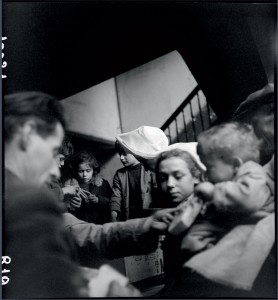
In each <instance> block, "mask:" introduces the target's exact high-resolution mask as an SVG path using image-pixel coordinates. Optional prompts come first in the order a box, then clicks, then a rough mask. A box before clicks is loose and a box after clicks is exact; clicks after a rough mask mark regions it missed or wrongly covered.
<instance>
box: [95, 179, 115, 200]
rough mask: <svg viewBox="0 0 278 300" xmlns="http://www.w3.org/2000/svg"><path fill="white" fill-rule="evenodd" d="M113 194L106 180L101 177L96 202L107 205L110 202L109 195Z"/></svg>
mask: <svg viewBox="0 0 278 300" xmlns="http://www.w3.org/2000/svg"><path fill="white" fill-rule="evenodd" d="M112 194H113V190H112V189H111V187H110V184H109V183H108V181H107V180H105V179H103V183H102V187H101V194H100V195H98V196H97V197H98V201H99V202H98V204H99V205H101V206H108V205H109V203H110V197H111V196H112Z"/></svg>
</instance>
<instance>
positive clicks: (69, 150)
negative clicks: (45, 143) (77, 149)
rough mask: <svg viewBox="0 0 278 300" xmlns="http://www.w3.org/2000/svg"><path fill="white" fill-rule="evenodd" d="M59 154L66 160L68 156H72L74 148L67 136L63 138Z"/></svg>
mask: <svg viewBox="0 0 278 300" xmlns="http://www.w3.org/2000/svg"><path fill="white" fill-rule="evenodd" d="M59 153H60V154H63V155H64V156H65V157H66V158H67V157H69V156H72V155H73V153H74V148H73V145H72V143H71V141H70V139H69V137H68V136H66V135H65V136H64V139H63V142H62V146H61V148H60V150H59Z"/></svg>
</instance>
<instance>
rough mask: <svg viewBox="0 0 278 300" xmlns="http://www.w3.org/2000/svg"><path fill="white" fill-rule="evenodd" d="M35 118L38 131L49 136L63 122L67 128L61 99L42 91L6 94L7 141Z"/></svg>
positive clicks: (63, 125)
mask: <svg viewBox="0 0 278 300" xmlns="http://www.w3.org/2000/svg"><path fill="white" fill-rule="evenodd" d="M28 120H33V121H34V122H35V124H36V130H37V133H38V134H39V135H41V136H43V137H47V136H49V135H50V134H51V133H53V131H54V130H55V128H56V124H57V123H61V125H62V127H63V128H65V124H66V122H65V118H64V110H63V107H62V105H61V104H60V103H59V101H58V100H57V99H56V98H55V97H53V96H50V95H47V94H44V93H41V92H19V93H14V94H10V95H6V96H4V133H5V141H10V140H11V139H12V137H13V135H14V134H15V133H16V132H17V130H18V128H19V127H20V126H22V125H23V124H24V123H25V122H26V121H28Z"/></svg>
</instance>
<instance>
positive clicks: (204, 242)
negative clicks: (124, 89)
mask: <svg viewBox="0 0 278 300" xmlns="http://www.w3.org/2000/svg"><path fill="white" fill-rule="evenodd" d="M268 88H269V87H267V89H268ZM264 93H265V89H264V90H263V92H260V93H259V94H256V95H255V97H254V99H255V101H253V98H252V96H251V98H250V97H249V98H248V99H247V104H246V102H245V103H243V104H242V106H241V107H239V110H237V111H236V113H235V116H234V120H232V121H230V122H227V123H223V124H219V125H215V126H213V127H211V128H210V129H208V130H206V131H205V132H203V133H201V134H200V135H199V137H198V142H197V143H178V144H174V145H170V146H168V144H167V143H165V140H163V139H164V137H163V138H162V139H161V140H159V139H160V137H159V135H160V134H161V133H160V132H159V129H157V130H155V129H154V128H151V127H147V126H143V127H140V128H139V129H138V130H135V131H132V132H130V133H127V134H122V135H119V136H117V138H116V139H117V141H116V150H117V152H118V154H119V157H120V160H121V162H122V164H123V165H124V167H123V168H122V169H119V170H117V171H116V173H115V175H114V179H113V186H112V188H111V187H110V185H109V183H108V181H107V180H105V179H104V178H103V177H102V176H101V175H100V164H99V163H98V161H97V160H96V158H95V157H94V155H93V154H92V153H91V152H89V151H86V150H83V151H80V152H78V153H75V154H73V151H72V150H70V151H68V152H69V154H67V155H66V156H68V155H69V156H71V157H70V159H67V162H68V166H70V168H69V169H70V170H71V172H70V174H68V178H66V179H64V180H63V182H59V183H56V184H55V185H52V186H51V187H52V188H53V189H56V193H57V195H59V199H61V197H62V198H63V200H64V203H65V206H66V208H67V209H68V211H69V212H71V213H72V214H74V215H75V216H76V217H78V218H79V219H81V220H84V221H87V222H92V223H96V224H104V223H106V222H110V221H112V222H118V221H125V220H127V219H132V218H141V217H144V216H145V214H146V211H147V210H148V209H149V208H153V207H155V208H156V209H157V208H162V207H163V208H165V207H169V208H170V207H177V208H178V209H179V211H180V213H177V216H176V218H175V220H174V221H173V222H172V224H171V225H170V226H169V230H168V234H167V235H166V237H165V238H163V239H162V240H163V241H162V249H163V252H164V267H165V273H166V287H165V289H164V290H165V291H166V292H165V291H164V292H162V293H161V295H166V296H167V295H172V296H174V295H175V293H177V295H179V296H182V295H184V296H198V295H197V294H196V293H194V294H192V295H190V293H189V292H188V293H185V294H184V288H183V287H181V285H177V282H178V279H177V278H181V277H182V275H181V274H182V272H183V270H184V269H186V268H188V269H190V270H191V271H193V272H195V274H199V276H202V277H203V278H206V279H208V280H212V281H213V282H214V283H216V284H223V285H224V286H228V287H231V288H233V289H238V290H241V289H242V290H249V289H251V288H252V286H253V284H254V281H255V279H256V277H257V275H258V273H259V270H260V268H261V266H262V264H263V262H264V259H265V258H266V257H267V256H268V255H269V252H270V251H271V249H273V244H274V237H272V236H270V237H269V239H265V240H264V241H265V244H266V245H265V247H266V248H267V249H268V251H266V252H267V253H264V254H263V253H262V251H261V252H260V250H258V252H256V250H254V253H256V255H258V257H260V256H262V257H263V258H262V259H261V261H260V258H258V260H257V261H256V262H255V263H254V264H252V270H249V271H247V273H246V272H244V271H242V272H241V271H240V270H241V269H240V266H241V268H246V266H247V265H248V263H247V260H248V259H247V251H248V250H250V249H251V248H250V247H251V246H250V245H253V246H254V247H256V245H257V243H258V242H257V241H256V236H261V232H260V230H261V229H260V228H261V227H260V226H259V225H260V224H261V223H260V222H261V221H262V220H264V222H267V221H265V220H270V221H269V222H270V223H271V216H272V215H273V214H274V209H275V205H274V167H273V166H274V123H273V122H274V121H273V120H274V118H273V92H270V93H265V94H264ZM258 99H259V101H258ZM258 102H259V106H258ZM271 105H272V110H271V113H270V112H269V110H268V109H269V106H271ZM246 107H247V109H246ZM250 107H251V108H250ZM261 107H263V108H264V109H261ZM246 111H248V112H249V114H250V112H252V114H253V118H249V119H247V118H245V119H244V113H246ZM263 113H265V115H262V114H263ZM244 120H245V121H246V122H247V123H249V124H247V123H245V122H243V121H244ZM148 130H149V133H150V132H151V134H152V138H153V140H152V141H148V139H146V138H145V136H144V138H142V137H143V134H142V133H144V134H145V133H148ZM137 134H139V139H138V140H137ZM127 135H128V138H127V139H125V138H126V137H127ZM162 135H163V134H162ZM140 139H141V140H140ZM131 141H132V142H131ZM160 143H161V144H160ZM155 145H159V146H158V147H157V148H155V147H156V146H155ZM262 145H263V146H262ZM266 145H267V146H266ZM68 147H69V143H68V142H67V143H66V144H64V148H68ZM70 149H71V148H70ZM64 152H65V150H64V149H61V153H60V156H61V158H62V159H64V158H65V154H64ZM138 153H139V154H138ZM61 158H60V159H61ZM59 161H60V160H59ZM266 163H267V164H266ZM60 167H61V166H60ZM269 226H272V225H269ZM253 235H254V237H253ZM227 245H228V246H227ZM255 249H256V248H255ZM257 249H260V245H258V247H257ZM239 252H240V255H239V254H238V253H239ZM240 256H241V257H240ZM215 257H217V263H216V264H215V266H217V268H218V269H217V268H216V267H213V266H212V263H213V262H214V258H215ZM242 257H243V258H242ZM251 259H252V258H251ZM249 260H250V259H249ZM258 261H259V262H258ZM206 262H208V263H206ZM231 262H233V266H230V264H231ZM227 266H229V268H228V269H227ZM182 284H184V281H183V282H182ZM173 286H174V288H173ZM169 287H170V288H169ZM174 289H176V290H174ZM228 291H229V290H228ZM178 293H179V294H178ZM243 295H244V294H243ZM199 296H202V295H201V294H200V295H199Z"/></svg>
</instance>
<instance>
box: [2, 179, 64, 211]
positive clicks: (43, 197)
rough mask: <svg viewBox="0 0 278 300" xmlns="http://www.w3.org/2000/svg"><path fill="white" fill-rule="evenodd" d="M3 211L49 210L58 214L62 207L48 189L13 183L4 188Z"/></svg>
mask: <svg viewBox="0 0 278 300" xmlns="http://www.w3.org/2000/svg"><path fill="white" fill-rule="evenodd" d="M5 211H6V213H7V214H9V212H11V213H15V211H18V212H22V213H23V212H24V213H27V212H30V213H33V212H35V211H36V212H38V211H45V212H47V211H49V212H51V213H54V214H55V213H58V214H60V213H61V211H62V208H61V206H60V205H59V203H58V201H57V200H56V199H55V197H54V195H53V193H52V191H51V190H50V189H47V188H38V187H35V186H31V185H24V184H20V183H15V184H14V185H11V186H10V188H9V189H6V190H5Z"/></svg>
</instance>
